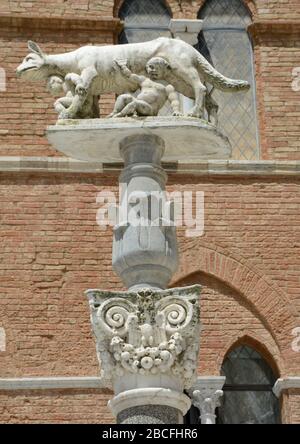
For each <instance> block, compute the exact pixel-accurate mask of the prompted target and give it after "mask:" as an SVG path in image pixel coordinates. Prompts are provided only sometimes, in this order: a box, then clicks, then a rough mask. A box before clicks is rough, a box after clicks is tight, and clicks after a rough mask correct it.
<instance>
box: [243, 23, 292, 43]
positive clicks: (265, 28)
mask: <svg viewBox="0 0 300 444" xmlns="http://www.w3.org/2000/svg"><path fill="white" fill-rule="evenodd" d="M248 32H249V34H250V35H251V37H252V39H253V41H254V43H255V44H259V43H263V42H265V41H270V40H271V41H274V40H279V39H282V38H284V39H285V40H286V39H288V40H290V39H294V38H295V36H299V35H300V20H291V21H287V20H257V21H255V22H254V23H252V24H251V25H250V26H248Z"/></svg>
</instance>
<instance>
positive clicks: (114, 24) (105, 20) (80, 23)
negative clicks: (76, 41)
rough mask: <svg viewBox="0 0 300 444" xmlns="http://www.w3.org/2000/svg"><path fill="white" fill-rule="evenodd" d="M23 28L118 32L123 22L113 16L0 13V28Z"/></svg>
mask: <svg viewBox="0 0 300 444" xmlns="http://www.w3.org/2000/svg"><path fill="white" fill-rule="evenodd" d="M4 27H9V28H24V29H30V30H31V31H32V30H35V29H53V30H61V31H74V30H83V31H90V32H96V31H108V32H111V33H113V34H118V33H119V32H120V31H121V30H122V28H123V24H122V22H121V20H120V19H118V18H114V17H97V18H89V17H86V16H82V17H81V16H76V17H74V16H72V17H68V16H63V17H60V16H49V17H45V16H43V17H40V16H35V15H29V14H22V15H19V14H15V15H13V14H9V13H0V28H4Z"/></svg>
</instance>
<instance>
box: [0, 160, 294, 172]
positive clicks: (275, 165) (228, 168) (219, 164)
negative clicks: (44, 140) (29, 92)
mask: <svg viewBox="0 0 300 444" xmlns="http://www.w3.org/2000/svg"><path fill="white" fill-rule="evenodd" d="M162 166H163V167H164V168H165V170H166V171H167V172H168V173H170V174H172V173H177V174H195V175H198V176H263V177H264V176H299V175H300V161H297V160H295V161H274V160H255V161H250V160H249V161H247V160H209V161H202V162H197V163H189V164H187V163H164V162H162ZM122 169H123V163H121V162H115V163H110V164H105V163H101V162H84V161H81V160H76V159H72V158H70V157H58V156H57V157H26V156H0V172H3V173H5V172H15V173H27V172H30V173H34V172H36V173H54V174H56V173H76V174H81V173H90V174H92V173H97V174H99V173H109V172H111V173H117V174H119V172H120V171H121V170H122Z"/></svg>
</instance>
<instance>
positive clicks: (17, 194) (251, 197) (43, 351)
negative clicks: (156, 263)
mask: <svg viewBox="0 0 300 444" xmlns="http://www.w3.org/2000/svg"><path fill="white" fill-rule="evenodd" d="M0 179H1V181H0V205H1V210H2V211H1V216H0V217H1V232H0V234H1V237H0V248H1V252H2V254H1V264H0V293H1V305H0V319H1V320H3V321H2V324H3V325H2V327H4V328H5V329H6V331H7V351H6V352H5V353H1V360H0V377H22V376H23V377H25V376H27V377H29V376H45V375H47V376H68V375H69V376H71V375H72V376H94V375H96V374H98V372H99V370H98V363H97V360H96V353H95V344H94V340H93V338H92V335H91V332H90V319H89V310H88V304H87V301H86V299H85V296H84V294H83V292H84V290H86V289H88V288H103V289H115V290H117V289H121V288H122V284H121V283H120V281H119V280H118V278H117V277H116V276H115V275H114V273H113V272H112V267H111V241H112V232H111V229H108V230H107V231H103V230H100V228H99V227H98V226H97V224H96V222H95V218H96V211H97V208H98V206H97V204H96V196H97V193H98V192H99V191H101V190H102V189H103V188H106V187H109V188H110V189H112V190H114V191H117V176H116V175H109V174H106V175H105V176H104V175H102V176H96V175H92V174H86V175H67V174H64V175H55V174H48V175H47V174H10V175H6V174H2V175H1V177H0ZM169 184H170V186H169V190H170V191H172V190H174V189H176V190H187V189H193V190H195V191H196V190H198V191H204V192H205V234H204V236H203V237H200V238H195V239H193V238H190V239H187V238H185V237H184V228H181V229H179V241H180V250H181V266H180V270H179V271H178V273H177V275H176V277H175V279H174V282H173V285H186V284H192V283H197V282H198V283H201V284H202V285H203V287H204V288H203V292H202V297H201V313H202V314H201V319H202V326H203V332H202V340H201V355H200V360H199V372H200V374H203V375H207V374H215V375H217V374H219V371H220V367H221V364H222V361H223V359H224V356H225V353H226V352H227V351H228V349H229V348H230V347H231V346H232V344H233V343H235V342H236V341H237V340H245V341H248V339H249V338H252V340H253V339H254V340H255V341H257V343H260V344H262V346H263V347H264V348H265V349H266V350H268V353H269V355H270V356H272V358H271V360H270V362H271V364H273V365H274V367H276V368H277V369H278V376H281V377H283V376H289V375H291V374H297V371H298V372H299V368H300V354H299V353H295V352H293V351H292V349H291V342H292V340H293V336H292V330H293V328H294V327H296V326H299V325H300V316H299V313H300V310H299V308H300V307H299V296H298V295H299V290H300V280H299V273H298V271H297V270H298V269H299V257H300V255H299V242H298V239H299V226H300V220H299V219H300V216H299V210H298V209H299V203H300V202H299V201H300V182H299V180H297V179H295V178H291V179H285V178H282V179H280V178H277V179H276V181H275V180H274V179H272V178H271V179H268V180H262V179H255V178H254V179H247V180H246V179H241V178H236V179H235V180H232V179H226V178H223V179H222V178H211V179H199V178H197V177H196V176H194V177H193V176H189V177H188V176H177V175H171V176H170V181H169ZM245 270H246V274H245ZM267 358H268V357H267ZM268 359H269V358H268ZM15 396H16V397H17V398H15ZM19 396H21V395H19V394H15V395H14V396H13V397H12V395H11V394H10V395H9V398H8V399H9V402H12V403H14V402H15V401H14V399H16V405H17V404H18V400H19V398H18V397H19ZM47 396H48V395H47V394H46V395H45V399H46V398H47ZM36 399H37V400H40V399H43V396H42V395H40V394H39V395H38V396H37V398H35V397H31V396H30V402H33V404H34V405H35V402H38V404H37V405H40V404H39V402H40V401H36ZM41 402H43V401H41ZM77 402H80V401H78V400H77V396H75V400H74V403H75V404H76V403H77ZM76 405H77V404H76ZM15 408H17V407H14V409H15ZM36 408H38V407H36ZM64 408H65V407H64V400H62V401H58V404H57V409H58V410H56V407H55V408H54V407H53V410H51V411H52V413H51V415H52V414H53V415H54V416H53V418H55V415H56V413H57V411H59V410H60V409H62V411H64ZM17 411H18V412H19V413H18V414H17V416H16V421H22V420H23V419H24V418H25V417H24V416H22V415H23V414H24V412H23V413H22V409H21V408H20V410H18V409H17ZM88 411H89V410H88V409H87V412H88ZM41 414H42V413H41ZM61 414H62V413H61ZM51 417H52V416H51ZM22 418H23V419H22ZM74 418H76V417H75V416H74ZM85 418H86V417H83V418H82V421H83V422H85ZM28 420H29V419H28ZM53 420H54V419H53ZM95 421H96V417H95Z"/></svg>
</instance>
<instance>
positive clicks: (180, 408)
mask: <svg viewBox="0 0 300 444" xmlns="http://www.w3.org/2000/svg"><path fill="white" fill-rule="evenodd" d="M108 406H109V407H110V409H111V411H112V414H113V415H114V416H115V417H116V418H117V423H118V424H182V423H183V416H184V415H185V414H186V413H187V411H188V410H189V408H190V407H191V400H190V398H189V397H188V396H186V395H185V394H183V393H180V392H176V391H175V390H170V389H163V388H141V389H133V390H127V391H125V392H122V393H120V394H119V395H117V396H115V397H114V398H113V399H112V400H111V401H109V403H108Z"/></svg>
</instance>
